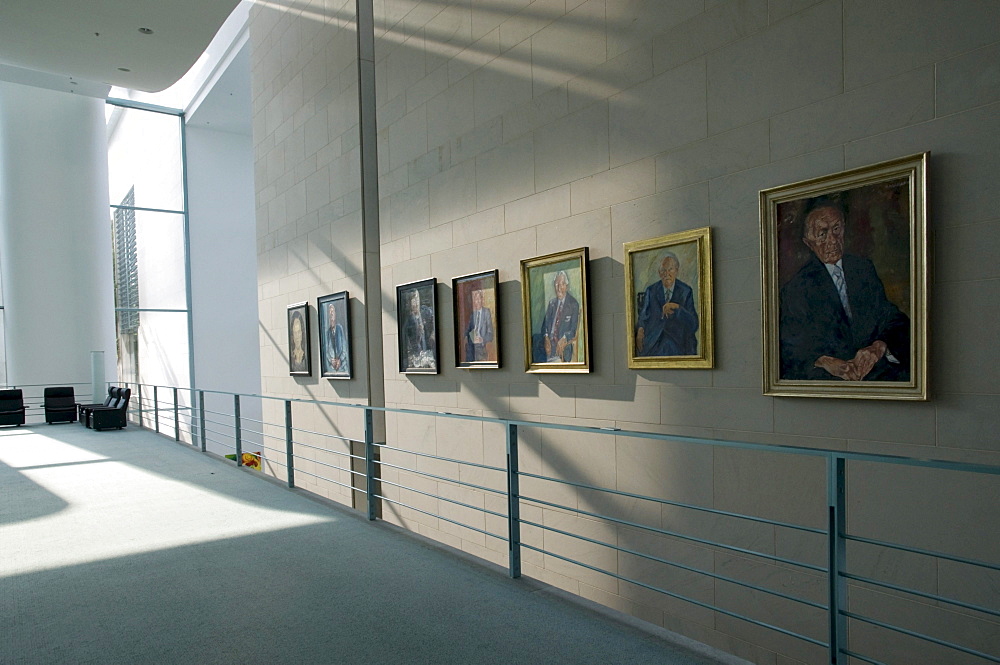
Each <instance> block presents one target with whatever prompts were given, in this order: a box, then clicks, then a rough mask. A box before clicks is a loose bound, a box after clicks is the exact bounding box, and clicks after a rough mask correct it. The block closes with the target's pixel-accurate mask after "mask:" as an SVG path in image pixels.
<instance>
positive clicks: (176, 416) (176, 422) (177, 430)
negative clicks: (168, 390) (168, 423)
mask: <svg viewBox="0 0 1000 665" xmlns="http://www.w3.org/2000/svg"><path fill="white" fill-rule="evenodd" d="M180 440H181V421H180V416H179V414H178V413H177V388H176V387H175V388H174V441H180Z"/></svg>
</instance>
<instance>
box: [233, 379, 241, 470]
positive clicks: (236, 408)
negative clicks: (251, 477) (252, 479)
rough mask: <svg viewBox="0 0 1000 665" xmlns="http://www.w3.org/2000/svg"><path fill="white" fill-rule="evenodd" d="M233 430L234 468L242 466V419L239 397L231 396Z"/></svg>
mask: <svg viewBox="0 0 1000 665" xmlns="http://www.w3.org/2000/svg"><path fill="white" fill-rule="evenodd" d="M233 429H234V430H235V431H236V466H243V418H242V417H241V416H240V396H239V395H233Z"/></svg>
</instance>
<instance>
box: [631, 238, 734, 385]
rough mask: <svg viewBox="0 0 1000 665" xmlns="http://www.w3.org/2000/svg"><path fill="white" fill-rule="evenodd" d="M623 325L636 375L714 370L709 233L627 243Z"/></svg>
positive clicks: (710, 239) (710, 243) (710, 245)
mask: <svg viewBox="0 0 1000 665" xmlns="http://www.w3.org/2000/svg"><path fill="white" fill-rule="evenodd" d="M625 321H626V326H627V334H626V339H627V340H628V366H629V367H631V368H632V369H654V368H660V369H662V368H709V367H712V366H713V359H714V327H713V323H712V235H711V229H709V228H707V227H706V228H703V229H694V230H691V231H682V232H680V233H672V234H670V235H666V236H662V237H659V238H651V239H649V240H637V241H635V242H627V243H625Z"/></svg>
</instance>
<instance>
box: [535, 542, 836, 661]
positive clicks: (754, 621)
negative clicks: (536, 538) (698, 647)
mask: <svg viewBox="0 0 1000 665" xmlns="http://www.w3.org/2000/svg"><path fill="white" fill-rule="evenodd" d="M521 547H523V548H525V549H529V550H534V551H536V552H540V553H542V554H547V555H548V556H552V557H555V558H557V559H562V560H563V561H566V562H568V563H572V564H575V565H577V566H582V567H584V568H588V569H590V570H593V571H594V572H598V573H602V574H604V575H608V576H609V577H614V578H615V579H619V580H622V581H623V582H628V583H630V584H635V585H636V586H641V587H643V588H646V589H649V590H650V591H656V592H658V593H662V594H664V595H667V596H670V597H671V598H676V599H678V600H683V601H684V602H687V603H691V604H693V605H697V606H699V607H703V608H705V609H707V610H712V611H713V612H719V613H721V614H725V615H727V616H731V617H733V618H736V619H740V620H741V621H747V622H749V623H752V624H755V625H757V626H762V627H763V628H768V629H770V630H774V631H777V632H779V633H783V634H785V635H789V636H790V637H795V638H797V639H800V640H804V641H806V642H809V643H810V644H815V645H816V646H820V647H824V648H825V647H828V646H829V645H828V644H826V643H825V642H821V641H819V640H817V639H814V638H812V637H809V636H807V635H800V634H799V633H796V632H794V631H791V630H787V629H785V628H780V627H778V626H775V625H772V624H769V623H765V622H763V621H758V620H757V619H751V618H750V617H748V616H744V615H742V614H739V613H737V612H731V611H730V610H725V609H722V608H721V607H716V606H715V605H709V604H708V603H703V602H701V601H700V600H695V599H694V598H689V597H687V596H683V595H681V594H679V593H674V592H672V591H667V590H666V589H661V588H659V587H656V586H653V585H652V584H646V583H645V582H640V581H638V580H633V579H631V578H629V577H625V576H624V575H619V574H617V573H612V572H611V571H608V570H604V569H603V568H598V567H597V566H591V565H590V564H586V563H583V562H582V561H576V560H574V559H570V558H568V557H564V556H562V555H560V554H555V553H553V552H549V551H548V550H545V549H542V548H540V547H535V546H534V545H529V544H528V543H525V542H522V543H521Z"/></svg>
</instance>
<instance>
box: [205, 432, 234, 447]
mask: <svg viewBox="0 0 1000 665" xmlns="http://www.w3.org/2000/svg"><path fill="white" fill-rule="evenodd" d="M205 440H206V441H211V442H212V443H216V444H218V445H220V446H222V447H223V448H232V449H233V450H236V446H234V445H230V444H228V443H226V442H225V441H219V440H218V439H213V438H212V437H210V436H207V435H206V436H205Z"/></svg>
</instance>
